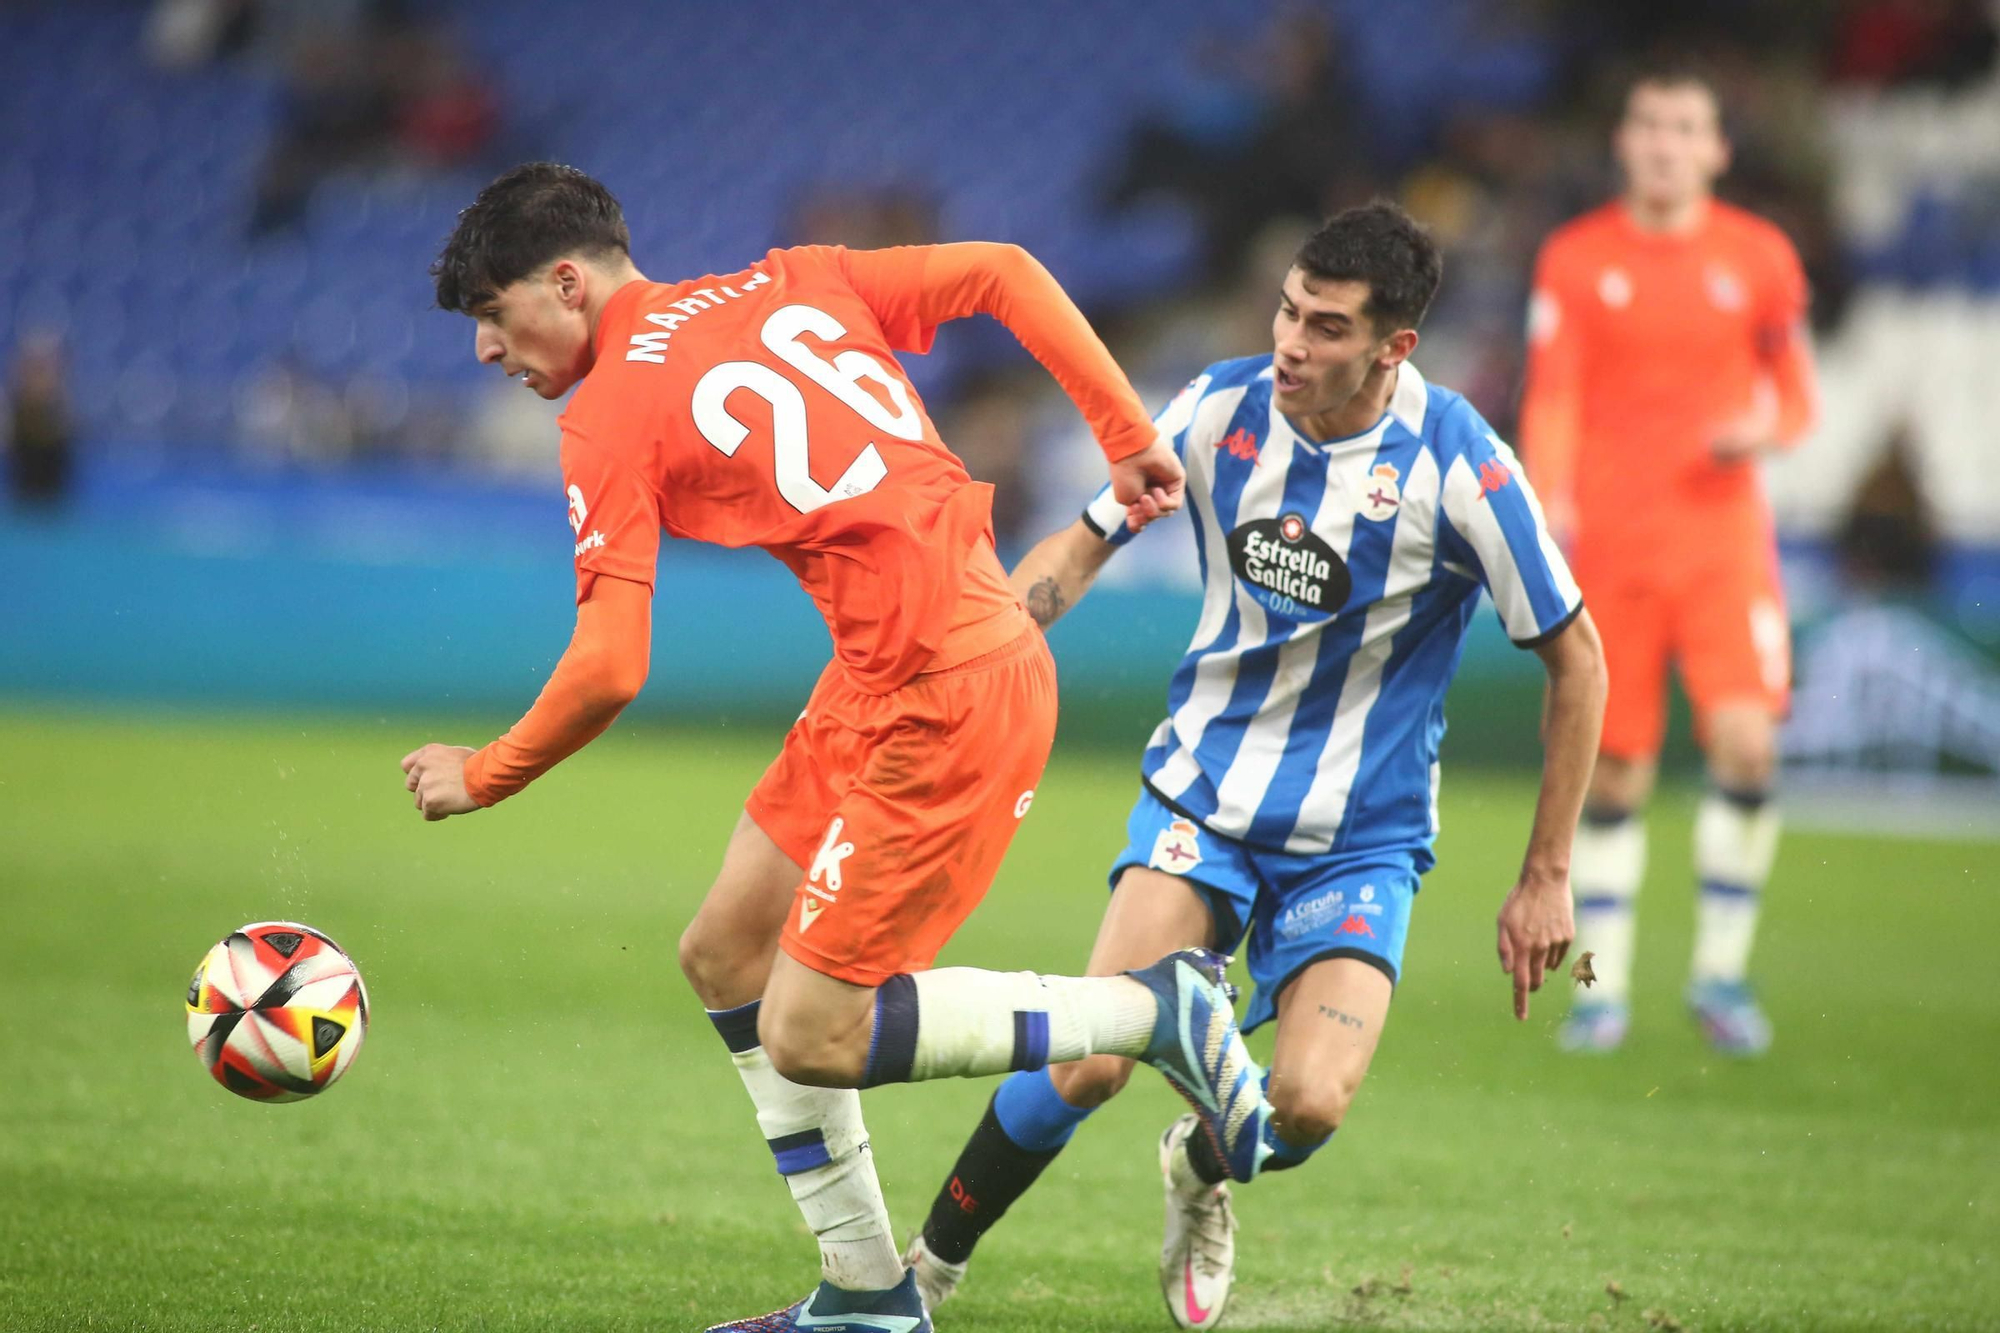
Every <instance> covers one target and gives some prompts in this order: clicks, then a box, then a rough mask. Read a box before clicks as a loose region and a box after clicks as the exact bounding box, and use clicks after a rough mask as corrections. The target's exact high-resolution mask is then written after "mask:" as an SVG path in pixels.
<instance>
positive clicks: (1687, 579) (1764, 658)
mask: <svg viewBox="0 0 2000 1333" xmlns="http://www.w3.org/2000/svg"><path fill="white" fill-rule="evenodd" d="M1577 582H1578V584H1579V585H1581V587H1582V588H1583V597H1584V604H1585V605H1586V606H1588V607H1589V608H1590V615H1591V619H1592V620H1594V621H1596V623H1597V631H1598V633H1599V634H1600V635H1601V636H1602V637H1603V639H1604V661H1605V667H1606V669H1607V670H1608V671H1609V672H1610V675H1611V691H1610V695H1609V697H1608V699H1607V700H1606V702H1605V707H1604V739H1603V741H1602V743H1601V748H1602V749H1603V751H1604V752H1605V753H1606V754H1611V755H1615V756H1617V757H1618V758H1621V759H1650V758H1652V757H1653V756H1655V755H1657V754H1658V753H1659V752H1660V744H1661V742H1662V741H1663V740H1664V739H1665V738H1666V730H1667V668H1668V665H1669V664H1670V663H1671V664H1673V665H1675V666H1677V667H1678V668H1679V671H1680V676H1681V685H1682V686H1683V688H1685V689H1686V690H1687V695H1688V700H1689V702H1690V703H1692V704H1693V705H1694V712H1695V726H1696V728H1697V729H1698V730H1699V729H1700V728H1702V727H1703V726H1704V725H1705V719H1706V717H1707V715H1708V714H1710V713H1712V712H1713V711H1714V710H1715V709H1717V708H1721V707H1725V706H1727V705H1731V704H1753V705H1757V706H1760V707H1763V708H1766V709H1768V710H1769V711H1770V712H1771V713H1772V714H1773V715H1775V716H1782V715H1783V714H1784V712H1785V710H1786V709H1787V708H1788V707H1789V706H1790V703H1791V676H1792V657H1791V629H1790V624H1789V622H1788V621H1787V620H1786V617H1785V597H1784V589H1783V587H1782V585H1781V584H1780V583H1779V581H1778V561H1777V552H1776V551H1775V550H1770V549H1768V548H1767V549H1766V550H1764V551H1760V552H1758V553H1757V555H1756V556H1754V557H1748V558H1744V559H1740V560H1730V561H1727V562H1724V561H1717V562H1712V563H1710V564H1708V565H1706V566H1705V567H1704V568H1701V569H1699V570H1697V569H1692V568H1689V569H1682V570H1677V571H1675V572H1674V574H1673V576H1672V577H1670V578H1667V579H1661V578H1660V577H1659V574H1658V571H1657V569H1654V570H1648V571H1645V572H1644V573H1643V574H1640V575H1639V576H1637V577H1626V578H1621V577H1620V576H1619V573H1618V572H1617V571H1604V570H1597V569H1591V568H1588V567H1587V566H1585V565H1584V564H1582V563H1581V562H1579V564H1578V566H1577Z"/></svg>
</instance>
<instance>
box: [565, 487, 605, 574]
mask: <svg viewBox="0 0 2000 1333" xmlns="http://www.w3.org/2000/svg"><path fill="white" fill-rule="evenodd" d="M589 519H590V506H589V505H587V504H585V503H584V502H583V491H582V489H581V488H580V487H576V486H572V487H570V488H569V526H570V531H572V532H574V533H575V534H576V535H577V537H578V538H579V539H580V540H578V542H577V544H576V554H577V557H578V558H579V559H581V558H582V556H583V553H584V552H585V551H594V550H596V549H597V548H598V547H600V546H602V545H604V534H603V533H602V532H600V531H598V530H596V529H594V528H593V529H592V530H591V533H590V535H589V536H588V537H585V536H584V535H583V525H584V524H585V523H586V522H588V521H589Z"/></svg>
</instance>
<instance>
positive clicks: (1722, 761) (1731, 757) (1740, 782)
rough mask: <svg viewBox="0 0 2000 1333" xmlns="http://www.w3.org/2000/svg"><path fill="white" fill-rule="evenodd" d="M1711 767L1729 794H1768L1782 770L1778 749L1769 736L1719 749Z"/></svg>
mask: <svg viewBox="0 0 2000 1333" xmlns="http://www.w3.org/2000/svg"><path fill="white" fill-rule="evenodd" d="M1709 767H1710V770H1711V771H1712V773H1713V775H1714V778H1715V782H1716V785H1717V786H1719V787H1722V788H1723V789H1724V790H1726V791H1764V790H1766V789H1768V788H1769V787H1770V785H1771V781H1772V778H1773V777H1774V776H1775V775H1776V773H1777V770H1778V747H1777V744H1776V742H1775V741H1774V740H1773V739H1772V738H1771V737H1768V736H1754V737H1740V738H1733V739H1732V740H1731V741H1730V742H1729V743H1728V744H1727V745H1718V746H1717V747H1716V749H1715V754H1714V755H1713V756H1712V757H1711V758H1710V760H1709Z"/></svg>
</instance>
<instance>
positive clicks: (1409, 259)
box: [1292, 199, 1444, 333]
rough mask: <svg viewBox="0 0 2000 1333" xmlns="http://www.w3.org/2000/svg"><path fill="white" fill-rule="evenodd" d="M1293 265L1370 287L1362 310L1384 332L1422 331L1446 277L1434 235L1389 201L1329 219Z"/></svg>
mask: <svg viewBox="0 0 2000 1333" xmlns="http://www.w3.org/2000/svg"><path fill="white" fill-rule="evenodd" d="M1292 264H1293V266H1294V267H1295V268H1297V269H1298V270H1299V271H1300V272H1302V273H1304V274H1305V275H1306V277H1307V278H1308V279H1310V280H1311V281H1314V282H1365V283H1367V284H1368V300H1367V303H1366V304H1364V305H1363V306H1362V307H1361V311H1362V313H1363V314H1365V315H1367V316H1368V318H1369V321H1370V322H1371V323H1373V324H1374V325H1375V329H1376V332H1378V333H1391V332H1394V331H1395V330H1397V329H1414V328H1415V327H1417V325H1418V324H1419V323H1421V322H1422V320H1423V317H1424V312H1425V311H1426V310H1428V309H1430V305H1431V298H1432V297H1433V296H1436V295H1437V289H1438V283H1439V282H1440V281H1442V280H1443V278H1444V256H1443V255H1442V254H1440V253H1439V251H1438V246H1437V242H1436V241H1434V240H1432V239H1431V234H1430V232H1428V231H1427V230H1425V229H1424V226H1423V224H1422V223H1420V222H1418V221H1417V220H1416V219H1415V218H1413V217H1411V216H1410V215H1409V214H1408V213H1406V212H1404V211H1403V210H1402V209H1401V208H1399V207H1398V206H1396V205H1395V204H1392V203H1390V202H1389V201H1388V200H1386V199H1377V200H1375V201H1374V202H1373V203H1368V204H1362V205H1361V206H1359V207H1358V208H1349V209H1345V210H1343V211H1341V212H1339V213H1336V214H1334V215H1333V216H1332V217H1330V218H1328V219H1327V220H1326V223H1325V225H1323V226H1322V227H1320V229H1319V230H1318V231H1316V232H1314V233H1313V234H1312V235H1311V236H1309V237H1307V238H1306V243H1305V244H1304V245H1302V246H1300V247H1299V253H1298V256H1297V257H1296V258H1295V259H1293V260H1292Z"/></svg>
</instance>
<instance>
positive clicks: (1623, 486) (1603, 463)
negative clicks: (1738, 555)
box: [1520, 203, 1814, 568]
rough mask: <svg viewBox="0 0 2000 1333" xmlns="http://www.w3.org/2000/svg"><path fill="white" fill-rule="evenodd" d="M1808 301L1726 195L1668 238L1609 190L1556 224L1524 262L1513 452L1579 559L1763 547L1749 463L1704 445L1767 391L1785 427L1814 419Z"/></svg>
mask: <svg viewBox="0 0 2000 1333" xmlns="http://www.w3.org/2000/svg"><path fill="white" fill-rule="evenodd" d="M1806 302H1807V292H1806V281H1805V275H1804V273H1803V271H1802V270H1801V268H1800V266H1799V261H1798V256H1797V254H1796V253H1795V252H1794V250H1793V249H1792V246H1791V243H1790V242H1789V241H1787V240H1786V239H1785V236H1784V234H1783V233H1782V232H1780V231H1779V230H1778V229H1777V228H1776V227H1774V226H1772V225H1771V224H1770V223H1768V222H1766V221H1764V220H1763V219H1761V218H1759V217H1757V216H1755V215H1754V214H1751V213H1747V212H1745V211H1743V210H1742V209H1738V208H1733V207H1731V206H1729V205H1727V204H1722V203H1710V204H1709V205H1708V206H1707V208H1706V210H1705V214H1704V216H1703V217H1702V219H1701V221H1700V223H1699V224H1698V225H1697V226H1696V227H1695V228H1694V229H1692V230H1691V231H1689V232H1686V233H1677V234H1662V233H1656V232H1649V231H1646V230H1643V229H1642V228H1640V227H1639V225H1638V224H1637V223H1636V222H1635V221H1634V220H1633V218H1632V216H1631V214H1630V212H1629V211H1628V210H1627V209H1626V207H1625V205H1624V204H1623V203H1612V204H1609V205H1607V206H1605V207H1603V208H1599V209H1597V210H1595V211H1593V212H1590V213H1587V214H1585V215H1584V216H1582V217H1580V218H1577V219H1576V220H1574V221H1572V222H1570V223H1569V224H1568V225H1566V226H1564V227H1562V228H1561V229H1559V230H1558V231H1556V232H1555V234H1554V235H1552V236H1550V237H1549V239H1548V241H1547V242H1546V243H1545V244H1544V245H1543V247H1542V252H1541V255H1540V258H1539V260H1538V262H1537V264H1536V268H1535V290H1534V297H1533V304H1532V308H1531V311H1530V317H1529V341H1528V353H1529V355H1528V379H1527V388H1526V393H1525V395H1524V397H1523V401H1522V405H1521V427H1520V436H1521V453H1522V458H1523V460H1524V461H1525V462H1526V464H1527V466H1528V469H1529V471H1530V473H1531V474H1532V475H1533V477H1534V479H1535V484H1536V486H1537V488H1538V489H1539V490H1540V491H1541V493H1542V495H1543V496H1544V497H1546V499H1547V501H1548V503H1549V504H1550V507H1551V509H1552V511H1555V512H1556V513H1564V514H1567V515H1569V516H1570V517H1571V519H1572V521H1573V523H1574V529H1573V534H1572V535H1573V540H1574V551H1573V554H1574V555H1575V557H1576V560H1577V563H1578V565H1579V567H1580V568H1582V567H1602V566H1605V565H1607V564H1608V565H1611V566H1625V565H1630V564H1633V563H1637V564H1641V565H1643V564H1645V563H1647V562H1651V561H1656V560H1659V559H1660V558H1661V557H1662V556H1666V557H1669V558H1673V557H1677V556H1679V555H1681V554H1683V553H1688V552H1691V551H1696V550H1713V549H1715V548H1716V547H1717V546H1718V545H1734V544H1737V543H1749V544H1750V552H1761V551H1762V550H1767V549H1768V546H1769V543H1770V541H1771V538H1772V532H1771V520H1770V515H1769V507H1768V505H1767V504H1766V502H1765V499H1764V495H1763V490H1762V486H1761V484H1760V482H1759V479H1758V473H1757V469H1756V468H1755V467H1754V466H1752V465H1747V464H1744V463H1724V462H1719V461H1717V460H1716V459H1715V458H1714V457H1713V456H1712V454H1711V452H1710V444H1711V441H1712V440H1713V439H1714V438H1715V436H1716V435H1717V433H1718V432H1719V431H1721V430H1722V429H1723V428H1725V427H1726V426H1728V425H1730V424H1731V423H1732V422H1735V421H1737V420H1740V419H1742V418H1744V417H1746V416H1748V415H1749V414H1751V413H1752V411H1753V409H1756V408H1758V407H1759V406H1760V396H1764V395H1770V397H1768V398H1764V399H1763V401H1762V408H1763V410H1764V411H1766V412H1768V413H1769V414H1770V417H1769V419H1770V421H1771V423H1772V431H1771V433H1772V435H1773V436H1774V437H1775V438H1776V439H1778V440H1779V441H1781V442H1785V443H1790V442H1793V441H1795V440H1796V439H1797V437H1798V436H1799V435H1800V434H1801V433H1803V431H1804V430H1805V429H1806V427H1807V426H1808V425H1809V424H1810V420H1811V417H1812V413H1813V410H1814V406H1813V384H1812V366H1811V360H1810V352H1809V349H1808V347H1807V345H1806V340H1805V335H1804V333H1803V318H1804V315H1805V311H1806ZM1750 552H1746V554H1749V553H1750ZM1756 558H1764V557H1763V556H1762V555H1761V554H1758V555H1757V556H1756Z"/></svg>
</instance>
